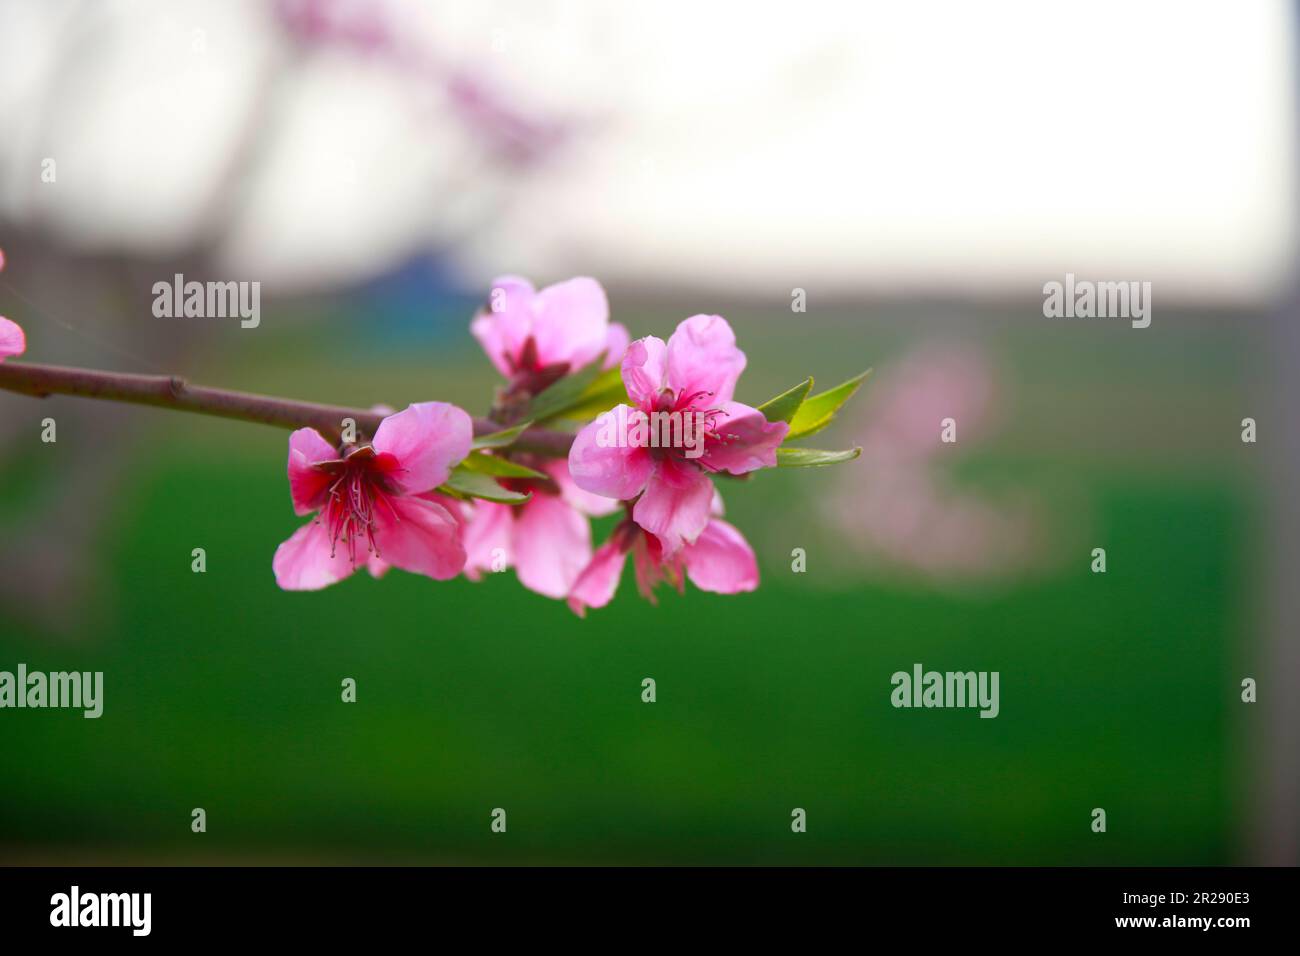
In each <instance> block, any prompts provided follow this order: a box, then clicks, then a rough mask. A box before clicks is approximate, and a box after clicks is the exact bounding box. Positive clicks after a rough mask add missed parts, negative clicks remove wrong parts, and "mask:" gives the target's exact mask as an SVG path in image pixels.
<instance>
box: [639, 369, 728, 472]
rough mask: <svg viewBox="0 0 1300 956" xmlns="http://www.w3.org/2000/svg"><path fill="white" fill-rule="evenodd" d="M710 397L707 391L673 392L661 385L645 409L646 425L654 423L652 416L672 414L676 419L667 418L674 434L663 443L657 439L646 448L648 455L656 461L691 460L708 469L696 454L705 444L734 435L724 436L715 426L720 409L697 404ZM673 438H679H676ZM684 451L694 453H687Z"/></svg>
mask: <svg viewBox="0 0 1300 956" xmlns="http://www.w3.org/2000/svg"><path fill="white" fill-rule="evenodd" d="M712 397H713V393H712V392H709V391H699V392H690V393H687V392H680V393H679V392H674V391H673V390H672V389H671V388H665V389H663V390H662V391H660V392H659V394H658V395H657V396H656V397H655V398H654V400H653V401H652V402H650V407H649V408H648V409H645V411H646V413H647V414H648V415H650V416H651V417H650V427H651V428H654V427H656V426H655V422H656V419H655V417H654V416H655V415H656V414H658V415H665V414H667V415H672V416H674V417H675V418H676V419H677V421H676V422H674V421H672V420H669V421H668V426H669V429H670V433H671V434H674V436H675V438H674V440H673V441H671V442H668V443H665V442H663V441H662V440H660V441H659V442H657V443H654V444H652V445H651V447H650V448H649V451H650V455H651V457H653V458H655V459H656V460H663V459H665V458H673V459H678V460H686V461H691V462H694V463H695V464H696V465H698V466H700V467H701V468H705V469H707V468H708V465H707V464H706V463H705V462H704V461H703V460H702V458H701V455H700V453H702V452H703V449H704V447H705V445H706V444H713V443H719V442H721V443H723V444H725V443H726V442H728V441H730V440H731V439H733V438H735V437H736V436H735V435H724V434H722V433H721V432H719V431H718V429H717V418H718V416H719V415H721V414H722V409H721V408H708V407H699V406H703V405H704V404H705V402H707V401H708V399H710V398H712ZM676 438H680V439H681V440H680V441H677V440H676ZM688 451H692V452H695V453H694V454H687V452H688Z"/></svg>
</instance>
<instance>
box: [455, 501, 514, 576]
mask: <svg viewBox="0 0 1300 956" xmlns="http://www.w3.org/2000/svg"><path fill="white" fill-rule="evenodd" d="M514 527H515V509H514V508H512V507H511V506H510V505H503V504H498V503H497V502H495V501H476V502H474V512H473V514H472V515H471V517H470V518H469V520H468V521H466V522H465V526H464V530H463V532H462V535H461V540H462V542H463V543H464V545H465V555H466V557H465V577H467V578H469V579H470V580H471V581H478V580H480V579H481V578H482V576H483V575H482V572H484V571H504V570H505V569H506V568H508V567H510V565H512V564H513V563H514V560H515V559H514V544H513V542H514ZM497 549H500V550H499V551H498V550H497Z"/></svg>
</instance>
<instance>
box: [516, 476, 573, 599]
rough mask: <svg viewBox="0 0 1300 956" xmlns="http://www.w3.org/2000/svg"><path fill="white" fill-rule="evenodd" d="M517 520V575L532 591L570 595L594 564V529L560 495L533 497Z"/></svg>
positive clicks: (552, 596) (521, 510) (522, 507)
mask: <svg viewBox="0 0 1300 956" xmlns="http://www.w3.org/2000/svg"><path fill="white" fill-rule="evenodd" d="M518 512H519V513H518V514H517V515H516V516H515V538H514V540H515V573H516V574H518V575H519V582H520V583H521V584H522V585H523V586H524V587H526V588H528V589H529V590H530V591H536V592H537V593H538V594H544V595H546V596H547V597H551V598H562V597H565V596H567V595H568V593H569V590H570V589H571V588H572V587H573V582H574V581H576V580H577V579H578V575H579V574H581V573H582V569H583V568H584V567H586V566H587V562H588V561H590V560H591V526H590V525H589V524H588V523H587V519H586V518H584V517H583V516H582V515H580V514H579V513H578V512H577V511H575V510H574V509H573V508H572V507H570V506H569V505H568V504H567V503H566V502H565V501H564V499H563V498H561V497H560V496H559V495H545V494H538V493H534V495H533V497H532V498H531V499H530V500H529V501H528V503H527V504H524V505H521V506H520V507H519V509H518Z"/></svg>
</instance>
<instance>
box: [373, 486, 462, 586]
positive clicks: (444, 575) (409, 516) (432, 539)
mask: <svg viewBox="0 0 1300 956" xmlns="http://www.w3.org/2000/svg"><path fill="white" fill-rule="evenodd" d="M388 503H389V504H390V505H391V506H392V508H391V510H390V509H389V508H387V507H383V506H381V507H378V508H376V509H375V544H376V545H377V546H378V548H379V555H378V556H379V558H380V559H382V560H383V561H385V562H387V563H388V564H391V565H393V567H397V568H401V569H402V570H403V571H410V572H411V573H412V574H423V575H426V576H428V577H431V578H433V579H434V580H435V581H446V580H447V579H449V578H454V577H455V576H456V575H458V574H460V572H461V571H462V570H463V569H464V567H465V548H464V547H463V546H462V544H461V540H460V529H459V526H458V525H457V524H456V519H455V518H453V517H452V516H451V514H450V513H448V511H447V509H446V508H444V507H442V505H438V504H434V503H433V502H432V501H425V500H423V499H420V498H390V499H389V500H388Z"/></svg>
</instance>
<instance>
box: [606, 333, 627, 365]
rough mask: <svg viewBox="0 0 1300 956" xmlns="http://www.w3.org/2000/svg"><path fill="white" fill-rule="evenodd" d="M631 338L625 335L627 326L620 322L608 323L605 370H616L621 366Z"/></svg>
mask: <svg viewBox="0 0 1300 956" xmlns="http://www.w3.org/2000/svg"><path fill="white" fill-rule="evenodd" d="M631 340H632V337H631V336H630V335H628V334H627V326H625V325H623V323H621V322H611V323H609V335H608V336H607V337H606V338H605V364H604V368H605V369H611V368H616V367H617V366H620V365H622V364H623V354H624V353H625V352H627V346H628V343H629V342H630V341H631Z"/></svg>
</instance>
